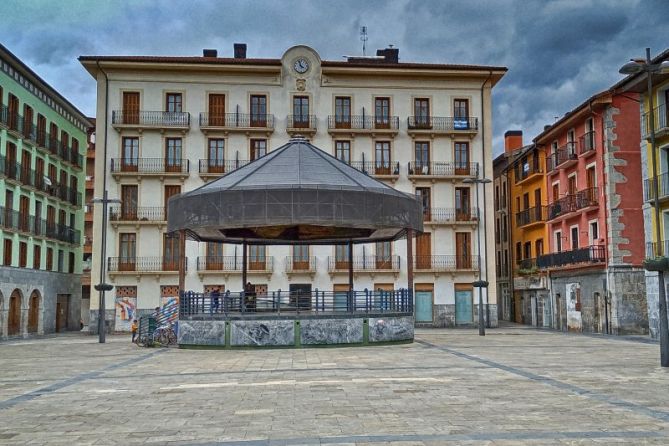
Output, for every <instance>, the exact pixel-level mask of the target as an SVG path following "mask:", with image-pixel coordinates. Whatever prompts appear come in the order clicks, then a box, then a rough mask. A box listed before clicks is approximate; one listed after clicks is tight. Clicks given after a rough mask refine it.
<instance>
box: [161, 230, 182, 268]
mask: <svg viewBox="0 0 669 446" xmlns="http://www.w3.org/2000/svg"><path fill="white" fill-rule="evenodd" d="M180 251H181V250H180V246H179V234H178V233H174V234H163V271H176V270H178V269H179V258H180V257H181V256H180Z"/></svg>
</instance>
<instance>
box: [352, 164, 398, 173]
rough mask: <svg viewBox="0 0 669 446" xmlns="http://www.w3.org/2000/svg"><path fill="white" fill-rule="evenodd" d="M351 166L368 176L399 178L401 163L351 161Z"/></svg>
mask: <svg viewBox="0 0 669 446" xmlns="http://www.w3.org/2000/svg"><path fill="white" fill-rule="evenodd" d="M349 165H350V166H351V167H353V168H354V169H357V170H359V171H360V172H362V173H364V174H367V175H394V176H398V175H399V174H400V163H399V162H394V163H393V162H387V163H386V162H377V161H351V163H350V164H349Z"/></svg>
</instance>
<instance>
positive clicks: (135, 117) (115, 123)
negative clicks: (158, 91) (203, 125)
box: [112, 110, 190, 132]
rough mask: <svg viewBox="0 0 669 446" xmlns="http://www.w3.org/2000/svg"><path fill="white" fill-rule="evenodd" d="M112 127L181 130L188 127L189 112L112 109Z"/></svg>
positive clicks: (118, 128)
mask: <svg viewBox="0 0 669 446" xmlns="http://www.w3.org/2000/svg"><path fill="white" fill-rule="evenodd" d="M112 127H114V128H115V129H116V130H119V131H120V130H122V129H137V130H152V129H154V130H162V129H172V130H182V131H183V132H186V131H188V130H189V129H190V113H187V112H167V111H145V110H142V111H124V110H114V111H112Z"/></svg>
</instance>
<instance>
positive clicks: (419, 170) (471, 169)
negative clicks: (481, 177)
mask: <svg viewBox="0 0 669 446" xmlns="http://www.w3.org/2000/svg"><path fill="white" fill-rule="evenodd" d="M478 172H479V164H478V163H442V162H429V163H413V162H411V161H410V162H409V167H408V173H409V179H410V180H411V181H416V180H433V181H434V180H447V179H451V180H455V179H462V178H470V177H474V178H475V177H477V176H478Z"/></svg>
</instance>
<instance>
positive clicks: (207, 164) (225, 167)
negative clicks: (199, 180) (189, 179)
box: [199, 159, 250, 175]
mask: <svg viewBox="0 0 669 446" xmlns="http://www.w3.org/2000/svg"><path fill="white" fill-rule="evenodd" d="M249 162H250V161H249V160H212V159H201V160H200V162H199V170H200V173H201V174H209V175H223V174H224V173H228V172H232V171H233V170H237V169H239V168H240V167H244V166H246V165H247V164H248V163H249Z"/></svg>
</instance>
